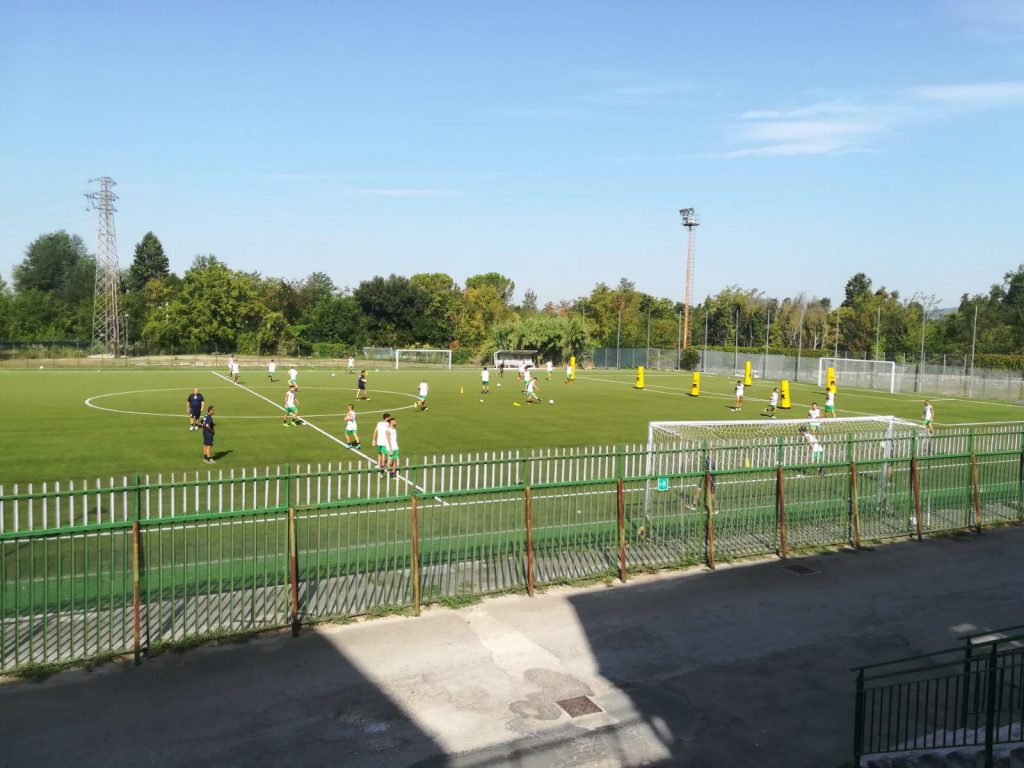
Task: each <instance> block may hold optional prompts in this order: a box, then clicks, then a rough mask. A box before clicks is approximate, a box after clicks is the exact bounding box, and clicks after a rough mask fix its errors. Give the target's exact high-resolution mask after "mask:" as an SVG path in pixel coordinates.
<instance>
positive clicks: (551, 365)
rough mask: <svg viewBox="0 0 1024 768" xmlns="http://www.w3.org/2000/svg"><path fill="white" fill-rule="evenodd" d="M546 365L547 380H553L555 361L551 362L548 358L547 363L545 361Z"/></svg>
mask: <svg viewBox="0 0 1024 768" xmlns="http://www.w3.org/2000/svg"><path fill="white" fill-rule="evenodd" d="M544 365H545V366H546V367H547V369H548V378H547V380H548V381H551V372H552V371H554V370H555V364H554V363H553V362H551V361H550V360H548V361H547V362H546V363H544Z"/></svg>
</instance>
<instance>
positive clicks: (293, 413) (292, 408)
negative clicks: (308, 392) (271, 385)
mask: <svg viewBox="0 0 1024 768" xmlns="http://www.w3.org/2000/svg"><path fill="white" fill-rule="evenodd" d="M298 391H299V388H298V387H296V386H295V385H294V384H289V385H288V391H287V392H286V393H285V395H284V426H286V427H287V426H288V424H289V421H288V420H289V419H291V422H290V423H291V425H292V426H293V427H294V426H297V424H298V421H299V398H298V397H296V396H295V393H296V392H298Z"/></svg>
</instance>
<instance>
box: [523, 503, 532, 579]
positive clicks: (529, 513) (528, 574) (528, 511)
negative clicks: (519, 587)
mask: <svg viewBox="0 0 1024 768" xmlns="http://www.w3.org/2000/svg"><path fill="white" fill-rule="evenodd" d="M524 491H525V496H526V594H528V595H529V596H530V597H533V509H532V504H531V501H532V499H533V491H532V490H531V489H530V486H526V488H525V489H524Z"/></svg>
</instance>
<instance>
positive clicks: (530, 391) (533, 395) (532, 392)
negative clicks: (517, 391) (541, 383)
mask: <svg viewBox="0 0 1024 768" xmlns="http://www.w3.org/2000/svg"><path fill="white" fill-rule="evenodd" d="M526 402H527V403H539V402H540V398H539V397H538V396H537V380H536V379H530V380H529V382H527V384H526Z"/></svg>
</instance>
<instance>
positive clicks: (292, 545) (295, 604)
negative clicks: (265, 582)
mask: <svg viewBox="0 0 1024 768" xmlns="http://www.w3.org/2000/svg"><path fill="white" fill-rule="evenodd" d="M288 584H289V587H290V590H289V593H290V599H291V607H292V610H291V614H292V615H291V622H292V637H298V636H299V628H300V627H301V626H302V623H301V622H300V621H299V553H298V542H297V541H296V538H295V508H294V507H288Z"/></svg>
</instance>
